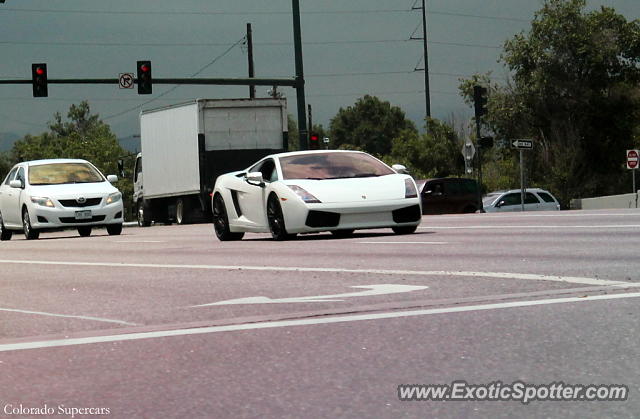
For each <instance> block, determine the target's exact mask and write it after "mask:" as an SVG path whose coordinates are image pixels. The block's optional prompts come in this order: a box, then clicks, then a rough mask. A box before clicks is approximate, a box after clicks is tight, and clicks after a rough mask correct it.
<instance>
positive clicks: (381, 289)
mask: <svg viewBox="0 0 640 419" xmlns="http://www.w3.org/2000/svg"><path fill="white" fill-rule="evenodd" d="M351 288H364V289H367V291H358V292H348V293H345V294H333V295H315V296H310V297H292V298H276V299H272V298H269V297H262V296H260V297H247V298H238V299H235V300H225V301H218V302H217V303H209V304H199V305H196V306H191V307H208V306H224V305H231V304H281V303H320V302H331V301H343V300H342V298H350V297H368V296H371V295H383V294H398V293H402V292H411V291H419V290H424V289H427V288H429V287H426V286H415V285H397V284H379V285H359V286H353V287H351Z"/></svg>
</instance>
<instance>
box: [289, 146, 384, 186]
mask: <svg viewBox="0 0 640 419" xmlns="http://www.w3.org/2000/svg"><path fill="white" fill-rule="evenodd" d="M280 167H281V168H282V175H283V178H284V179H318V180H321V179H348V178H362V177H376V176H386V175H391V174H394V173H395V172H394V171H393V170H392V169H391V168H389V166H387V165H386V164H384V163H382V162H381V161H380V160H378V159H376V158H374V157H372V156H370V155H368V154H365V153H357V152H345V153H313V154H298V155H293V156H286V157H281V158H280Z"/></svg>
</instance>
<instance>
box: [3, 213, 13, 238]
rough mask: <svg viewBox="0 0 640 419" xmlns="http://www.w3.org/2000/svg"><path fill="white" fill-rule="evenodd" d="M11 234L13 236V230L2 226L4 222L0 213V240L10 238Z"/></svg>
mask: <svg viewBox="0 0 640 419" xmlns="http://www.w3.org/2000/svg"><path fill="white" fill-rule="evenodd" d="M11 236H13V232H12V231H11V230H7V229H6V228H4V222H3V221H2V214H0V240H2V241H5V240H11Z"/></svg>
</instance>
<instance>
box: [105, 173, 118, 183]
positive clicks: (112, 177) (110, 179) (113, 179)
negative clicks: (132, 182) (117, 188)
mask: <svg viewBox="0 0 640 419" xmlns="http://www.w3.org/2000/svg"><path fill="white" fill-rule="evenodd" d="M107 181H108V182H109V183H116V182H117V181H118V176H116V175H109V176H107Z"/></svg>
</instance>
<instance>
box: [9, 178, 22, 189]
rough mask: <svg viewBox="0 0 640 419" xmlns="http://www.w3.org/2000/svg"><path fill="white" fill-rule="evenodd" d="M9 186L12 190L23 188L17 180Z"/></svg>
mask: <svg viewBox="0 0 640 419" xmlns="http://www.w3.org/2000/svg"><path fill="white" fill-rule="evenodd" d="M9 186H11V187H12V188H16V189H22V188H24V185H23V184H22V181H21V180H18V179H14V180H12V181H11V182H9Z"/></svg>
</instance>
